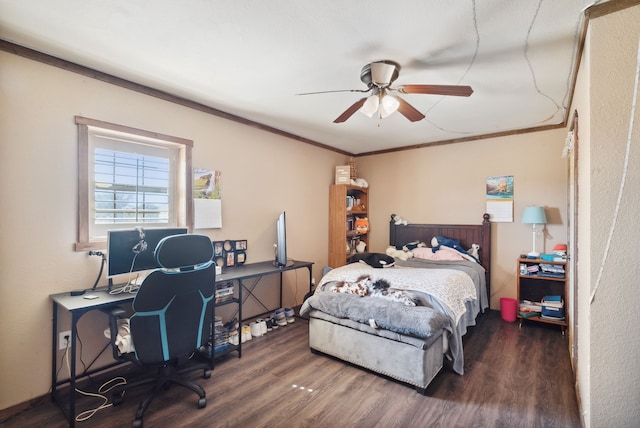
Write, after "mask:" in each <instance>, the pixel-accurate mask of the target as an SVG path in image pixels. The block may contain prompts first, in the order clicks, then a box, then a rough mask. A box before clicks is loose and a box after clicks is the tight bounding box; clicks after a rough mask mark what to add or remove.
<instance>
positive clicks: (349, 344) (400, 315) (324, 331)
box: [300, 214, 491, 394]
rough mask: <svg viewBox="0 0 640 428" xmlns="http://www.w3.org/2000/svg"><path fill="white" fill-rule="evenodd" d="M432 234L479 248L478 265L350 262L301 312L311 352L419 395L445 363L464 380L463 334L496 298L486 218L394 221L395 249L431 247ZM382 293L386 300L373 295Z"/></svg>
mask: <svg viewBox="0 0 640 428" xmlns="http://www.w3.org/2000/svg"><path fill="white" fill-rule="evenodd" d="M433 237H446V238H448V239H451V240H453V241H458V242H459V243H460V246H461V247H462V248H467V249H469V248H471V247H472V244H478V245H479V247H480V249H479V257H478V260H477V261H474V260H469V257H465V260H462V261H449V260H439V259H438V260H427V259H422V258H420V259H419V258H416V257H412V258H408V259H407V260H402V259H400V258H394V259H391V260H392V261H393V263H391V264H393V266H392V267H385V268H374V267H371V266H368V265H367V264H364V263H351V264H347V265H346V266H341V267H339V268H336V269H331V270H329V271H328V272H327V273H326V274H325V275H324V276H323V278H322V279H321V281H320V282H319V284H318V286H317V287H316V289H315V290H314V293H313V295H311V296H310V297H309V298H308V299H306V300H305V302H304V303H303V305H302V307H301V310H300V313H301V315H303V316H306V317H308V318H309V346H310V349H311V351H312V352H313V353H320V354H326V355H329V356H332V357H336V358H338V359H341V360H343V361H346V362H349V363H352V364H354V365H357V366H360V367H362V368H365V369H368V370H371V371H373V372H375V373H378V374H381V375H384V376H388V377H390V378H393V379H395V380H397V381H400V382H403V383H406V384H409V385H412V386H414V387H415V389H416V391H418V392H419V393H421V394H425V393H426V388H427V386H428V385H429V384H430V383H431V381H432V380H433V378H434V377H435V376H436V375H437V374H438V373H439V372H440V370H441V369H442V367H443V366H444V364H445V361H448V363H449V366H450V367H451V369H452V370H453V371H454V372H456V373H458V374H460V375H462V374H463V373H464V352H463V346H462V337H463V336H464V334H465V333H466V332H467V329H468V327H471V326H473V325H475V320H476V317H477V316H478V315H479V314H480V313H482V312H484V311H485V310H486V309H487V308H488V307H489V298H490V296H491V288H490V266H491V223H490V222H489V215H488V214H484V215H483V221H482V223H481V224H476V225H434V224H408V225H402V224H400V225H396V224H395V223H394V221H393V220H392V221H391V222H390V230H389V238H390V239H389V240H390V242H389V244H390V246H394V247H398V248H400V247H402V246H403V245H405V244H408V243H415V242H423V243H427V246H429V247H430V246H432V245H431V242H432V238H433ZM445 249H446V250H449V248H445ZM421 250H422V251H423V252H424V251H425V250H429V251H432V250H431V248H421ZM414 251H416V250H414ZM454 251H455V250H454ZM438 253H440V252H438ZM460 253H462V251H460ZM416 254H418V252H416ZM381 256H383V255H381ZM362 287H364V289H367V287H369V288H368V290H369V295H368V296H367V297H364V298H363V297H362V296H363V294H358V293H361V290H362V289H363V288H362ZM387 287H388V288H387ZM344 290H347V291H344ZM354 290H355V291H354ZM447 290H455V291H454V292H453V293H450V292H448V291H447ZM336 291H338V292H336ZM378 291H381V293H382V294H384V296H383V297H384V298H379V299H377V298H375V297H370V295H371V294H372V293H374V294H376V293H378ZM364 293H366V291H365V292H364ZM377 297H380V296H379V295H378V296H377ZM408 299H410V300H411V301H412V302H413V304H411V302H408V301H407V300H408Z"/></svg>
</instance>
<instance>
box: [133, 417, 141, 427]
mask: <svg viewBox="0 0 640 428" xmlns="http://www.w3.org/2000/svg"><path fill="white" fill-rule="evenodd" d="M133 428H142V419H136V420H135V421H133Z"/></svg>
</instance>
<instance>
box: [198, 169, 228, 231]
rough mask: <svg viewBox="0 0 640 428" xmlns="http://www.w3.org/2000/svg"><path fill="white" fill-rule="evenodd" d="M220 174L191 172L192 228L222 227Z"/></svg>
mask: <svg viewBox="0 0 640 428" xmlns="http://www.w3.org/2000/svg"><path fill="white" fill-rule="evenodd" d="M220 178H221V172H220V171H216V170H213V169H197V168H196V169H194V170H193V227H194V228H195V229H219V228H221V227H222V198H221V197H220V193H221V180H220Z"/></svg>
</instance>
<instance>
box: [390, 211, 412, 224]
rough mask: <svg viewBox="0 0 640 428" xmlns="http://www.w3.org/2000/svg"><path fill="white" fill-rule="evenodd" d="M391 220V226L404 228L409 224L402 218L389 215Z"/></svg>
mask: <svg viewBox="0 0 640 428" xmlns="http://www.w3.org/2000/svg"><path fill="white" fill-rule="evenodd" d="M391 220H392V221H393V224H395V225H396V226H400V225H403V226H406V225H408V224H409V222H408V221H407V220H405V219H404V218H402V217H400V216H399V215H397V214H391Z"/></svg>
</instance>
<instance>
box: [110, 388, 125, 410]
mask: <svg viewBox="0 0 640 428" xmlns="http://www.w3.org/2000/svg"><path fill="white" fill-rule="evenodd" d="M111 401H112V402H113V405H114V406H119V405H120V404H122V402H123V401H124V391H120V392H114V393H113V396H112V397H111Z"/></svg>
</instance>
